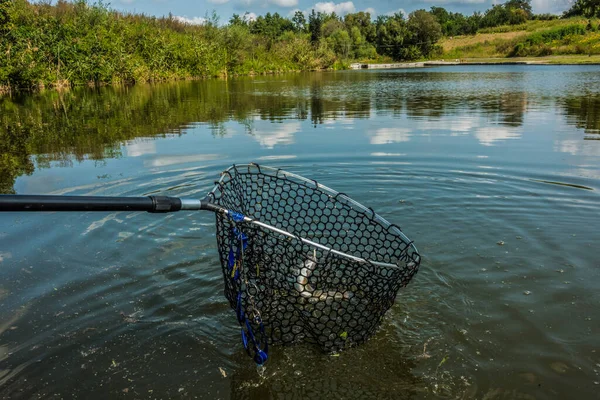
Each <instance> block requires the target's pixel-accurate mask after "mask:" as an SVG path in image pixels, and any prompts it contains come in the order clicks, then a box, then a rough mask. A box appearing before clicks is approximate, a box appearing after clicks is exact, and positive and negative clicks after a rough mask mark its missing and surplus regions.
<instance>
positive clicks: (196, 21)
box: [174, 15, 206, 25]
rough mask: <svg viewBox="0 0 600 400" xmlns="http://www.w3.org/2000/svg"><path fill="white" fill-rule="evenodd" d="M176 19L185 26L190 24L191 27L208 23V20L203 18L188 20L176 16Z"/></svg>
mask: <svg viewBox="0 0 600 400" xmlns="http://www.w3.org/2000/svg"><path fill="white" fill-rule="evenodd" d="M174 18H175V19H176V20H177V21H179V22H183V23H184V24H190V25H203V24H204V23H206V18H202V17H192V18H188V17H185V16H179V15H176V16H175V17H174Z"/></svg>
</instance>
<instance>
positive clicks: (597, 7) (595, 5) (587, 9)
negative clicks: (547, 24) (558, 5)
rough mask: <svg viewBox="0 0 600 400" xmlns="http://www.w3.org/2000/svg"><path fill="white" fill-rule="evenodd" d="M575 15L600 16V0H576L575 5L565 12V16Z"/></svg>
mask: <svg viewBox="0 0 600 400" xmlns="http://www.w3.org/2000/svg"><path fill="white" fill-rule="evenodd" d="M575 16H584V17H587V18H593V17H599V18H600V0H576V1H575V3H573V6H572V7H571V8H570V9H569V10H568V11H566V12H565V17H575Z"/></svg>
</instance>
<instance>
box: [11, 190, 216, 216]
mask: <svg viewBox="0 0 600 400" xmlns="http://www.w3.org/2000/svg"><path fill="white" fill-rule="evenodd" d="M209 198H210V196H207V197H206V198H205V199H204V200H197V199H180V198H178V197H168V196H147V197H112V196H56V195H18V194H14V195H10V194H5V195H0V212H2V211H146V212H149V213H168V212H176V211H180V210H207V211H213V212H217V211H221V212H225V211H227V210H225V209H223V208H222V207H219V206H217V205H215V204H213V203H211V202H210V201H209Z"/></svg>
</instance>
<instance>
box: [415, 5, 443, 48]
mask: <svg viewBox="0 0 600 400" xmlns="http://www.w3.org/2000/svg"><path fill="white" fill-rule="evenodd" d="M407 27H408V31H409V32H410V35H411V39H410V41H409V44H412V45H414V46H416V47H417V48H418V49H419V50H420V51H421V54H422V55H423V56H425V57H427V56H429V55H430V54H431V51H432V50H433V46H434V45H435V43H436V42H437V41H438V40H440V38H441V37H442V27H441V26H440V24H439V23H438V22H437V20H436V19H435V17H434V16H433V15H431V14H429V13H428V12H427V11H425V10H417V11H414V12H412V13H411V14H410V16H409V18H408V25H407Z"/></svg>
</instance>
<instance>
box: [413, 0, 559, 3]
mask: <svg viewBox="0 0 600 400" xmlns="http://www.w3.org/2000/svg"><path fill="white" fill-rule="evenodd" d="M422 1H423V2H425V3H436V4H448V3H451V4H483V3H487V2H488V0H422ZM544 1H548V0H544ZM502 2H504V0H502Z"/></svg>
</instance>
